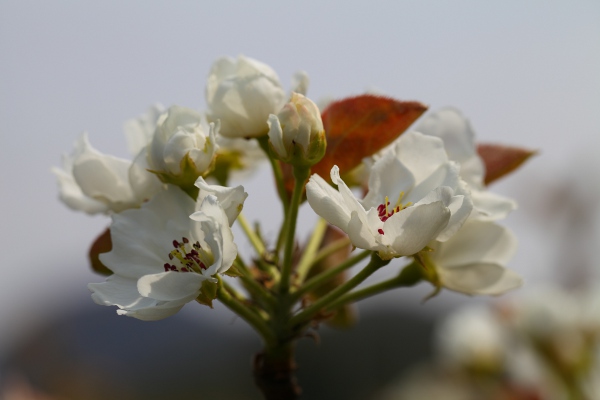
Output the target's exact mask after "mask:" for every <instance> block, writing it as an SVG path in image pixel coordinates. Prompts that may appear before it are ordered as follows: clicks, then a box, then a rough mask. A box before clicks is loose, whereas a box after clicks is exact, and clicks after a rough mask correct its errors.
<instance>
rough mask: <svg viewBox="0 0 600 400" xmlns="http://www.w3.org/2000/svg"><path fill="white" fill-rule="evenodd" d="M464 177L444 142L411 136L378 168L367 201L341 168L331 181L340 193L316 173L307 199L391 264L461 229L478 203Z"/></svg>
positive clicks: (378, 163) (356, 242)
mask: <svg viewBox="0 0 600 400" xmlns="http://www.w3.org/2000/svg"><path fill="white" fill-rule="evenodd" d="M458 174H459V170H458V165H457V164H456V163H454V162H451V161H449V160H448V157H447V155H446V152H445V151H444V147H443V142H442V141H441V140H440V139H438V138H434V137H430V136H425V135H422V134H420V133H417V132H409V133H406V134H404V135H403V136H402V137H401V139H400V140H399V141H398V142H397V145H396V146H395V147H394V148H392V149H391V150H390V151H389V152H387V153H386V154H384V155H383V156H382V157H381V158H380V159H378V160H377V161H376V162H375V163H374V165H373V168H372V171H371V175H370V178H369V191H368V193H367V195H366V196H365V198H364V199H362V200H358V199H357V198H356V197H355V196H354V194H353V193H352V192H351V191H350V189H349V188H348V186H347V185H346V183H345V182H344V181H343V180H342V179H341V178H340V172H339V169H338V167H337V166H334V167H333V168H332V170H331V179H332V181H333V183H334V184H335V185H337V187H338V190H335V189H333V188H332V187H331V186H329V184H328V183H327V182H326V181H325V180H324V179H323V178H321V177H320V176H318V175H316V174H315V175H313V176H312V177H311V178H310V180H309V182H308V184H307V185H306V195H307V199H308V202H309V204H310V206H311V207H312V209H313V210H314V211H315V212H316V213H317V214H318V215H320V216H321V217H323V218H324V219H326V220H327V221H328V222H329V223H331V224H332V225H335V226H337V227H338V228H340V229H341V230H342V231H344V232H346V233H347V234H348V236H349V238H350V240H351V241H352V243H353V244H354V246H356V247H359V248H363V249H368V250H373V251H376V252H378V253H379V256H380V257H381V258H382V259H390V258H393V257H400V256H407V255H413V254H415V253H418V252H419V251H421V250H422V249H423V248H424V247H425V246H427V244H428V243H430V242H431V241H432V240H439V241H446V240H448V239H449V238H450V237H451V236H452V235H453V234H454V233H455V232H456V231H457V230H458V229H460V227H461V226H462V224H463V223H464V221H465V220H466V219H467V217H468V216H469V214H470V213H471V210H472V202H471V199H470V197H469V194H468V191H467V190H466V189H465V186H464V184H463V183H462V182H461V181H460V179H459V176H458Z"/></svg>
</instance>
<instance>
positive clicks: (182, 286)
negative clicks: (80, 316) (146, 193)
mask: <svg viewBox="0 0 600 400" xmlns="http://www.w3.org/2000/svg"><path fill="white" fill-rule="evenodd" d="M240 190H241V192H243V188H241V189H237V190H236V193H238V192H239V191H240ZM223 192H226V191H224V190H223V189H220V188H215V190H214V191H213V193H216V194H217V195H216V196H215V195H213V194H207V195H205V196H203V198H202V200H201V201H198V202H195V201H194V200H192V199H191V198H190V197H189V196H188V195H187V194H186V193H184V192H183V191H182V190H181V189H179V188H178V187H176V186H173V185H168V189H167V190H166V191H163V192H161V193H158V194H157V195H156V196H154V197H153V198H152V199H151V200H150V201H148V202H147V203H144V204H143V205H142V207H141V208H139V209H133V210H126V211H124V212H122V213H120V214H115V215H113V223H112V225H111V227H110V234H111V239H112V250H111V251H110V252H108V253H104V254H101V255H100V260H101V261H102V263H104V265H106V266H107V267H108V268H110V269H111V270H112V271H113V272H114V274H113V275H111V276H110V277H108V279H107V280H106V282H103V283H92V284H90V285H89V288H90V290H91V291H92V298H93V299H94V301H95V302H96V303H98V304H102V305H115V306H117V307H119V310H117V313H118V314H120V315H127V316H130V317H135V318H138V319H142V320H158V319H162V318H165V317H168V316H170V315H173V314H175V313H176V312H177V311H179V310H180V309H181V307H183V305H184V304H185V303H187V302H189V301H192V300H194V299H195V298H196V297H197V296H198V294H199V293H200V288H201V285H202V282H204V281H206V280H210V281H215V277H214V276H215V274H221V273H223V272H225V271H227V269H229V268H230V267H231V265H232V264H233V261H234V260H235V258H236V256H237V246H236V245H235V243H234V242H233V233H232V231H231V228H230V223H229V219H228V213H230V214H235V210H234V211H232V210H228V209H227V207H225V208H224V207H223V203H221V201H220V200H219V195H220V193H223ZM244 198H245V196H244ZM229 203H230V207H234V208H235V209H238V208H239V204H237V203H236V202H229ZM190 216H191V217H190Z"/></svg>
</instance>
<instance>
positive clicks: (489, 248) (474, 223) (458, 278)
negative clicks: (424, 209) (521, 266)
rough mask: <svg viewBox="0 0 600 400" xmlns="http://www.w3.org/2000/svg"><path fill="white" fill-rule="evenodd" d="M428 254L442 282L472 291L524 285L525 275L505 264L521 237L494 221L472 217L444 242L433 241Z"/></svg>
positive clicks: (488, 292)
mask: <svg viewBox="0 0 600 400" xmlns="http://www.w3.org/2000/svg"><path fill="white" fill-rule="evenodd" d="M429 247H431V248H432V249H433V251H432V252H429V253H427V254H426V258H428V259H429V261H430V262H431V264H432V266H433V268H434V269H435V272H436V274H437V279H438V282H437V284H439V285H440V286H443V287H445V288H447V289H450V290H455V291H457V292H461V293H465V294H468V295H492V296H494V295H499V294H502V293H504V292H506V291H509V290H512V289H515V288H517V287H519V286H521V285H522V283H523V281H522V279H521V277H520V276H519V275H518V274H517V273H515V272H513V271H511V270H509V269H507V268H505V265H506V264H507V263H508V261H509V260H510V259H511V258H512V257H513V255H514V253H515V251H516V248H517V240H516V238H515V237H514V235H513V234H512V233H511V232H510V231H509V230H508V229H507V228H505V227H503V226H500V225H497V224H496V223H494V222H492V221H478V220H472V219H470V220H468V221H467V222H466V223H465V224H464V225H463V226H462V228H461V229H460V230H459V231H458V232H457V233H456V234H455V235H454V236H452V237H451V238H450V239H449V240H447V241H446V242H444V243H440V242H435V243H431V244H430V245H429Z"/></svg>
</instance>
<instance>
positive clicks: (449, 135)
mask: <svg viewBox="0 0 600 400" xmlns="http://www.w3.org/2000/svg"><path fill="white" fill-rule="evenodd" d="M415 130H416V131H418V132H421V133H423V134H425V135H430V136H435V137H439V138H440V139H442V140H443V141H444V147H445V149H446V152H447V153H448V157H449V158H450V159H451V160H453V161H456V162H457V163H459V164H460V176H461V178H462V179H463V180H464V181H465V182H467V184H468V185H469V188H470V189H471V197H472V199H473V205H474V212H473V215H471V218H477V219H480V220H489V221H493V220H498V219H501V218H505V217H506V216H507V215H508V214H509V213H510V212H511V211H513V210H514V209H515V208H516V207H517V204H516V203H515V201H514V200H512V199H509V198H507V197H504V196H500V195H498V194H495V193H493V192H490V191H488V190H487V189H486V188H485V185H484V178H485V165H484V163H483V161H482V160H481V158H480V157H479V155H478V154H477V149H476V146H475V132H474V131H473V128H472V127H471V124H470V123H469V121H468V120H467V119H466V118H465V117H464V116H463V115H462V114H461V113H460V111H458V110H456V109H454V108H443V109H441V110H438V111H436V112H433V113H430V114H428V115H427V116H425V117H424V118H423V120H422V121H421V122H420V123H419V125H417V127H416V129H415Z"/></svg>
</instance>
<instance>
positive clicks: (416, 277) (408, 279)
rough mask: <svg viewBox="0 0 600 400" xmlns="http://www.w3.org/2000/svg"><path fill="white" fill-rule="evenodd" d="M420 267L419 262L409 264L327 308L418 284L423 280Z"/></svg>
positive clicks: (343, 297) (346, 295) (330, 308)
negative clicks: (397, 273)
mask: <svg viewBox="0 0 600 400" xmlns="http://www.w3.org/2000/svg"><path fill="white" fill-rule="evenodd" d="M420 268H422V267H421V266H420V265H419V264H418V263H416V262H413V263H412V264H409V265H407V266H406V267H404V269H403V270H402V272H401V273H400V274H399V275H398V276H395V277H393V278H391V279H388V280H385V281H383V282H379V283H376V284H374V285H371V286H367V287H366V288H364V289H360V290H356V291H354V292H351V293H346V294H345V295H343V296H341V297H340V298H338V299H337V300H335V301H334V302H332V303H331V304H330V305H329V306H327V309H328V310H335V309H336V308H338V307H341V306H343V305H345V304H348V303H354V302H357V301H359V300H362V299H365V298H367V297H371V296H374V295H376V294H379V293H382V292H385V291H388V290H391V289H395V288H399V287H405V286H413V285H416V284H417V283H418V282H419V281H420V280H421V273H420V272H419V270H418V269H420Z"/></svg>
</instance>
